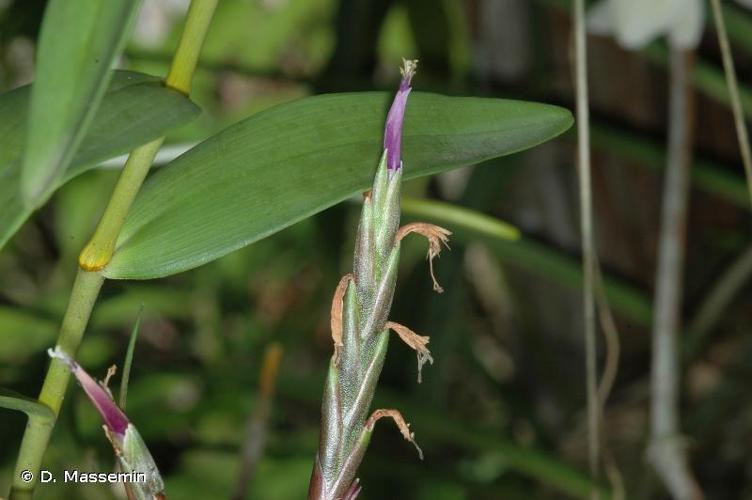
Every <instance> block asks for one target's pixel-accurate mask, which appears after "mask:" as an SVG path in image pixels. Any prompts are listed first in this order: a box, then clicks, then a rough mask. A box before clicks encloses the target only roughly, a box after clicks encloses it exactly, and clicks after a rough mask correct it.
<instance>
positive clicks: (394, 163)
mask: <svg viewBox="0 0 752 500" xmlns="http://www.w3.org/2000/svg"><path fill="white" fill-rule="evenodd" d="M402 62H403V64H402V68H400V72H401V73H402V81H401V82H400V86H399V90H398V91H397V95H396V96H394V101H393V102H392V107H391V108H390V109H389V114H388V115H387V116H386V127H384V149H385V150H386V166H387V168H388V169H389V170H390V171H395V170H399V169H400V168H402V159H401V152H402V122H403V121H404V118H405V107H407V96H408V95H410V90H412V87H410V82H411V81H412V79H413V75H415V70H416V69H417V68H418V61H415V60H413V61H408V60H405V59H403V60H402Z"/></svg>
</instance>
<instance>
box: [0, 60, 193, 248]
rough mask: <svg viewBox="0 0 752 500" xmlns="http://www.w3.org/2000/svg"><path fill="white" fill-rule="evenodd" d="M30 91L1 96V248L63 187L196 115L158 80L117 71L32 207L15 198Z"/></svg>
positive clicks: (179, 97) (23, 88)
mask: <svg viewBox="0 0 752 500" xmlns="http://www.w3.org/2000/svg"><path fill="white" fill-rule="evenodd" d="M30 94H31V87H30V86H28V85H27V86H25V87H20V88H18V89H15V90H13V91H11V92H8V93H5V94H2V95H0V207H2V210H0V248H2V246H3V245H4V244H5V243H6V242H7V241H8V239H9V238H10V237H11V236H12V235H13V233H15V232H16V230H17V229H18V228H19V227H20V226H21V224H23V222H24V221H25V220H26V219H27V218H28V217H29V216H30V215H31V213H32V212H33V210H34V208H36V207H38V206H40V205H42V204H43V203H44V202H45V201H46V199H47V198H49V196H50V195H51V194H52V193H53V192H54V191H55V190H56V189H57V188H58V187H60V186H61V185H62V184H63V183H65V182H66V181H68V180H69V179H71V178H72V177H75V176H76V175H79V174H80V173H82V172H84V171H85V170H87V169H89V168H92V167H94V166H96V164H97V163H98V162H100V161H102V160H106V159H108V158H111V157H113V156H116V155H119V154H122V153H126V152H128V151H130V150H131V149H133V148H135V147H136V146H139V145H141V144H144V143H146V142H148V141H150V140H152V139H156V138H157V137H161V136H162V135H164V134H165V132H166V131H168V130H170V129H172V128H175V127H177V126H179V125H183V124H184V123H187V122H188V121H190V120H192V119H193V118H195V117H196V116H197V115H198V114H199V112H200V110H199V109H198V107H196V106H195V105H194V104H193V103H191V101H190V100H188V98H187V97H185V96H183V95H182V94H180V93H179V92H176V91H174V90H170V89H168V88H166V87H165V86H164V85H163V84H162V80H160V79H158V78H156V77H152V76H148V75H144V74H141V73H134V72H130V71H116V72H115V74H114V76H113V79H112V82H111V84H110V86H109V88H108V90H107V93H106V94H105V97H104V99H102V103H101V105H100V106H99V110H98V111H97V114H96V115H95V116H94V120H93V122H92V126H91V127H90V129H89V133H88V134H87V135H86V137H85V138H84V140H83V142H82V143H81V145H80V147H79V148H78V152H77V153H76V155H75V156H74V158H73V161H72V162H71V164H70V166H69V167H68V168H67V169H66V171H65V173H64V174H63V176H62V177H60V178H57V179H56V180H55V182H54V183H53V184H52V185H51V186H49V189H48V190H47V191H46V192H45V193H44V194H43V195H42V196H41V197H39V198H38V199H37V204H36V205H35V206H34V207H30V206H26V205H25V204H24V203H23V200H22V198H21V193H20V178H21V162H22V158H21V155H22V153H23V145H24V133H25V129H26V118H27V113H26V110H27V109H28V104H29V97H30Z"/></svg>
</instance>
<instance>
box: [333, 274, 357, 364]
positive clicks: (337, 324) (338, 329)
mask: <svg viewBox="0 0 752 500" xmlns="http://www.w3.org/2000/svg"><path fill="white" fill-rule="evenodd" d="M352 279H353V275H352V273H347V274H345V275H344V276H342V279H340V280H339V284H337V288H336V290H334V297H332V312H331V328H332V341H333V342H334V364H335V365H337V364H339V355H340V350H341V349H342V347H344V344H343V343H342V308H343V306H344V304H343V299H344V298H345V293H346V292H347V286H348V285H349V284H350V281H352Z"/></svg>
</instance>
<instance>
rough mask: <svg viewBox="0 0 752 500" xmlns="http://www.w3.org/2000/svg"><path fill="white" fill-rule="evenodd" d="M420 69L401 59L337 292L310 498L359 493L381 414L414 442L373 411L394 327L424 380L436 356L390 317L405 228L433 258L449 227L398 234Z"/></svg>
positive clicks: (388, 413)
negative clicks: (413, 89)
mask: <svg viewBox="0 0 752 500" xmlns="http://www.w3.org/2000/svg"><path fill="white" fill-rule="evenodd" d="M415 69H416V61H404V63H403V68H402V83H401V84H400V88H399V90H398V91H397V95H396V96H395V98H394V102H393V104H392V107H391V109H390V110H389V114H388V116H387V120H386V125H385V130H384V152H383V154H382V156H381V160H380V161H379V164H378V168H377V169H376V173H375V176H374V180H373V185H372V188H371V190H370V191H367V192H366V194H365V195H364V200H363V208H362V210H361V215H360V223H359V225H358V231H357V238H356V242H355V258H354V263H353V272H352V274H348V275H345V276H344V277H343V278H342V279H341V280H340V282H339V285H338V286H337V288H336V290H335V292H334V297H333V299H332V307H331V330H332V341H333V343H334V355H333V356H332V359H331V362H330V363H329V373H328V375H327V381H326V384H325V386H324V397H323V399H322V402H321V413H322V418H321V439H320V441H319V450H318V453H317V455H316V461H315V463H314V466H313V471H312V473H311V480H310V486H309V490H308V499H309V500H353V499H354V498H355V497H356V496H357V495H358V493H359V492H360V483H358V481H357V479H356V475H357V472H358V467H359V466H360V463H361V461H362V460H363V456H364V454H365V452H366V449H367V448H368V443H369V442H370V439H371V435H372V433H373V426H374V424H375V423H376V420H378V419H379V418H381V417H391V418H393V419H394V421H395V422H396V423H397V426H398V427H399V429H400V431H402V434H403V435H404V436H405V438H406V439H408V440H409V441H411V442H412V443H413V444H415V441H414V439H413V435H412V433H411V432H410V430H409V427H408V425H407V424H406V423H405V421H404V419H402V416H401V415H400V414H399V413H398V412H397V411H396V410H377V411H376V412H374V413H373V415H371V417H370V418H369V417H368V414H369V413H370V407H371V402H372V401H373V396H374V393H375V391H376V385H377V383H378V380H379V375H380V374H381V369H382V367H383V366H384V358H385V356H386V351H387V345H388V342H389V336H390V330H394V331H395V332H397V334H398V335H399V336H400V338H402V340H404V341H405V342H406V343H407V344H408V345H409V346H410V347H412V348H413V349H415V351H416V353H417V355H418V380H419V381H420V369H421V367H422V366H423V365H424V364H425V363H426V362H431V361H432V360H431V354H430V352H429V351H428V349H427V348H426V344H427V343H428V337H422V336H420V335H418V334H416V333H415V332H413V331H411V330H410V329H408V328H406V327H404V326H402V325H399V324H397V323H392V322H390V321H387V320H388V318H389V311H390V309H391V306H392V300H393V298H394V288H395V285H396V282H397V271H398V268H399V255H400V245H399V240H400V239H401V238H402V237H403V236H404V235H405V234H407V233H408V232H419V233H421V234H423V235H424V236H426V237H427V238H428V240H429V257H430V258H433V257H435V256H436V255H437V254H438V253H439V251H440V249H441V243H444V244H446V238H447V235H448V234H449V232H448V231H446V230H444V229H441V228H437V226H431V225H428V224H422V225H418V226H415V225H409V226H407V229H403V231H402V233H400V234H399V235H398V228H399V221H400V190H401V184H402V170H401V168H400V167H401V164H400V163H401V162H400V153H401V135H402V123H403V120H404V116H405V106H406V104H407V98H408V95H409V94H410V82H411V80H412V77H413V75H414V74H415ZM405 231H406V232H405ZM350 284H352V286H350ZM419 452H420V449H419Z"/></svg>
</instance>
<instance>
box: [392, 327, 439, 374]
mask: <svg viewBox="0 0 752 500" xmlns="http://www.w3.org/2000/svg"><path fill="white" fill-rule="evenodd" d="M384 326H385V328H389V329H390V330H394V331H395V332H396V333H397V335H399V336H400V338H401V339H402V341H403V342H404V343H405V344H407V345H408V346H410V347H411V348H412V349H414V350H415V353H416V354H417V356H418V383H419V384H420V383H421V381H422V379H421V372H422V370H423V365H425V364H426V362H429V363H430V364H433V358H432V357H431V351H429V350H428V348H427V347H426V345H427V344H428V342H429V341H430V337H424V336H423V335H418V334H417V333H415V332H414V331H412V330H410V329H409V328H408V327H406V326H405V325H400V324H399V323H395V322H394V321H387V322H386V325H384Z"/></svg>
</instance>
